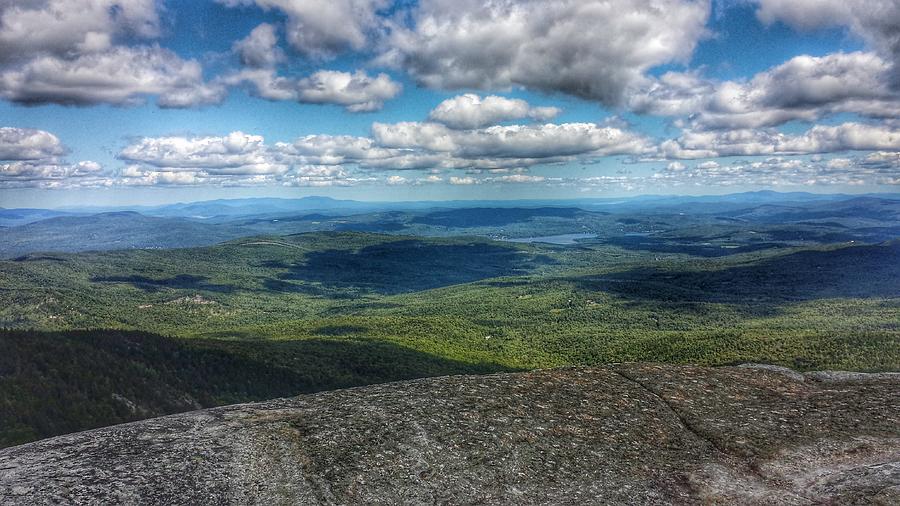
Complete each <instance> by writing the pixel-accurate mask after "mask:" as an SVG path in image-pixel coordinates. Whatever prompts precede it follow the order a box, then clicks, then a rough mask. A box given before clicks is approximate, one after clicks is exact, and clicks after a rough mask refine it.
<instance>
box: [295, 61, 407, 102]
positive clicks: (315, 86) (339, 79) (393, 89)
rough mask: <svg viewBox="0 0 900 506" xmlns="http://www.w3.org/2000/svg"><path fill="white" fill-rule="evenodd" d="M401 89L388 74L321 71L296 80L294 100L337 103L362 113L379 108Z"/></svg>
mask: <svg viewBox="0 0 900 506" xmlns="http://www.w3.org/2000/svg"><path fill="white" fill-rule="evenodd" d="M400 90H401V86H400V84H398V83H396V82H394V81H393V80H392V79H391V78H390V77H389V76H388V75H387V74H378V75H377V76H375V77H370V76H369V75H368V74H366V73H365V72H364V71H362V70H357V71H356V72H354V73H353V74H351V73H349V72H339V71H334V70H320V71H318V72H316V73H315V74H313V75H311V76H309V77H307V78H305V79H301V80H300V81H299V82H298V83H297V99H298V100H299V101H300V102H305V103H309V104H339V105H343V106H345V107H346V108H347V110H348V111H350V112H365V111H376V110H378V109H381V108H382V107H383V106H384V102H385V101H387V100H390V99H392V98H394V97H396V96H397V94H398V93H400Z"/></svg>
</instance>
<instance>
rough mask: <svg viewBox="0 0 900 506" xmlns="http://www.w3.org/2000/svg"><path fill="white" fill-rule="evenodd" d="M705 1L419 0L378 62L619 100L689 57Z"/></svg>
mask: <svg viewBox="0 0 900 506" xmlns="http://www.w3.org/2000/svg"><path fill="white" fill-rule="evenodd" d="M709 12H710V6H709V1H708V0H559V1H555V2H545V1H543V0H495V1H488V0H422V1H421V2H419V4H418V6H417V7H416V8H414V10H413V12H412V14H411V17H412V20H413V22H412V26H411V27H406V26H395V27H394V29H393V31H392V32H391V34H390V36H389V37H388V39H387V42H386V44H385V48H386V49H385V51H384V54H383V56H382V57H381V59H380V61H381V62H385V63H389V64H393V65H396V66H399V67H402V68H404V69H406V70H407V71H408V72H409V73H410V74H412V75H413V76H414V77H415V78H416V79H417V80H418V81H419V82H420V83H422V84H424V85H426V86H429V87H434V88H444V89H459V88H474V89H505V88H509V87H511V86H524V87H527V88H531V89H535V90H541V91H547V92H562V93H566V94H570V95H575V96H578V97H583V98H587V99H592V100H600V101H602V102H604V103H607V104H618V103H619V102H620V101H621V99H622V96H623V93H624V91H625V89H626V88H628V87H630V86H633V85H635V84H636V83H638V82H640V81H642V80H643V79H644V78H645V76H644V73H645V72H646V71H647V70H648V69H650V68H652V67H655V66H658V65H662V64H666V63H671V62H678V61H686V60H687V59H688V58H689V56H690V55H691V53H692V52H693V50H694V48H695V46H696V45H697V43H698V41H699V40H700V39H701V38H703V37H704V36H705V34H706V31H705V28H704V26H705V24H706V20H707V18H708V16H709Z"/></svg>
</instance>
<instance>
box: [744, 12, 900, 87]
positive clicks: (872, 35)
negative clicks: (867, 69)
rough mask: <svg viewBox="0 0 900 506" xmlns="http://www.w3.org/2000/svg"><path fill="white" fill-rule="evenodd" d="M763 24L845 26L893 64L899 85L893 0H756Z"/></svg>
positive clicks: (899, 37) (899, 18) (897, 16)
mask: <svg viewBox="0 0 900 506" xmlns="http://www.w3.org/2000/svg"><path fill="white" fill-rule="evenodd" d="M756 1H757V3H758V4H759V9H758V10H757V17H758V18H759V19H760V20H761V21H762V22H764V23H773V22H776V21H781V22H784V23H786V24H788V25H790V26H792V27H795V28H798V29H801V30H812V29H816V28H823V27H831V26H845V27H848V28H849V29H850V31H851V32H853V33H854V34H856V35H857V36H859V37H860V38H862V39H863V40H865V41H866V42H868V43H869V45H870V46H871V47H873V48H874V49H876V50H877V51H879V52H880V53H881V54H882V55H884V56H885V57H886V58H888V59H889V60H890V61H891V62H892V63H893V67H894V68H893V77H894V80H893V83H894V85H895V87H896V86H900V3H898V2H897V1H896V0H756Z"/></svg>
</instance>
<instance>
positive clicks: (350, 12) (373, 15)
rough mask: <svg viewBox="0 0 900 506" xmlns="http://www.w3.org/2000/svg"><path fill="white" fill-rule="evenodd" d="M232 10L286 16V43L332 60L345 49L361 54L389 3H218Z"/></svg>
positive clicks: (228, 0)
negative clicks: (254, 8)
mask: <svg viewBox="0 0 900 506" xmlns="http://www.w3.org/2000/svg"><path fill="white" fill-rule="evenodd" d="M218 1H219V3H222V4H224V5H226V6H229V7H236V6H241V5H243V6H247V5H254V4H255V5H257V6H259V7H260V8H262V9H264V10H277V11H280V12H281V13H283V14H284V15H285V16H286V17H287V21H286V32H287V40H288V42H289V43H290V44H291V46H292V47H293V48H294V49H295V50H296V51H298V52H300V53H302V54H304V55H306V56H310V57H315V58H330V57H333V56H335V55H337V54H339V53H341V52H343V51H346V50H355V51H360V50H363V49H365V48H366V47H367V44H368V43H369V41H370V40H371V36H372V35H373V34H375V33H377V32H378V31H380V29H381V27H382V25H383V21H382V19H381V18H380V17H379V16H378V12H379V11H380V10H382V9H384V8H386V7H388V6H389V5H390V2H389V1H388V0H303V1H296V0H218Z"/></svg>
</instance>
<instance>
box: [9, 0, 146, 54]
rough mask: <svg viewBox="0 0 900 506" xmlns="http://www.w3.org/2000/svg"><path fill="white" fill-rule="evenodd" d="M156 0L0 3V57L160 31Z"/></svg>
mask: <svg viewBox="0 0 900 506" xmlns="http://www.w3.org/2000/svg"><path fill="white" fill-rule="evenodd" d="M158 3H159V2H157V0H46V1H3V2H0V61H11V60H28V59H31V58H32V57H33V56H35V55H37V54H53V55H56V56H59V57H71V56H75V55H79V54H84V53H92V52H98V51H106V50H108V49H110V48H111V47H112V44H113V42H114V41H115V39H117V38H122V37H127V36H131V37H142V38H152V37H156V36H157V35H158V34H159V24H160V23H159V14H158Z"/></svg>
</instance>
